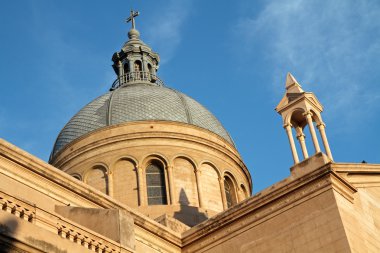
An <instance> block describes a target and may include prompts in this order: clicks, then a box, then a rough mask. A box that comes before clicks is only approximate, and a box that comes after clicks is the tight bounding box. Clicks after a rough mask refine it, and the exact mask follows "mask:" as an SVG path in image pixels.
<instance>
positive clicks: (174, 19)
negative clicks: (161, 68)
mask: <svg viewBox="0 0 380 253" xmlns="http://www.w3.org/2000/svg"><path fill="white" fill-rule="evenodd" d="M190 8H191V2H190V0H171V1H170V2H169V4H168V5H165V6H163V7H162V9H160V10H157V11H156V12H155V14H152V15H153V18H154V25H153V26H151V27H150V28H149V29H148V31H147V35H146V37H147V41H149V42H150V43H151V44H152V47H153V48H154V50H155V51H156V52H160V56H161V64H164V63H165V62H168V61H170V59H171V58H172V57H173V55H174V53H175V51H176V49H177V46H178V45H179V43H180V42H181V27H182V25H183V23H184V22H185V21H186V19H187V17H188V14H189V11H190Z"/></svg>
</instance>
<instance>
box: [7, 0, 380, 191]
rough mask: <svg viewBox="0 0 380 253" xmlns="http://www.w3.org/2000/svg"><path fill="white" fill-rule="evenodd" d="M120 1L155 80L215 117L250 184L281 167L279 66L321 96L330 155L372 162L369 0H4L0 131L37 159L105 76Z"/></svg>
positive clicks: (379, 123) (377, 60)
mask: <svg viewBox="0 0 380 253" xmlns="http://www.w3.org/2000/svg"><path fill="white" fill-rule="evenodd" d="M216 3H217V4H216ZM131 8H134V9H137V10H139V11H140V16H139V17H138V18H137V20H136V23H137V29H138V30H139V31H140V33H141V38H142V39H143V40H144V42H145V43H147V44H148V45H150V46H151V47H152V48H153V50H154V51H156V52H158V53H159V54H160V57H161V66H160V69H159V76H160V77H161V79H163V80H164V81H165V83H166V85H167V86H169V87H172V88H175V89H177V90H180V91H182V92H183V93H185V94H187V95H189V96H191V97H193V98H195V99H196V100H198V101H199V102H200V103H201V104H203V105H204V106H206V107H207V108H208V109H209V110H210V111H211V112H213V113H214V114H215V115H216V116H217V117H218V119H219V120H220V121H221V122H222V123H223V125H224V126H225V128H226V129H227V130H228V131H229V132H230V134H231V136H232V137H233V139H234V141H235V143H236V146H237V148H238V150H239V152H240V153H241V155H242V157H243V159H244V161H245V163H246V165H247V166H248V168H249V169H250V171H251V174H252V178H253V183H254V192H257V191H260V190H262V189H263V188H266V187H268V186H270V185H272V184H273V183H275V182H277V181H280V180H281V179H283V178H285V177H287V176H288V175H289V168H290V167H291V166H292V156H291V153H290V148H289V145H288V141H287V137H286V134H285V131H284V130H283V128H282V121H281V117H280V116H279V115H278V114H277V113H276V112H275V111H274V108H275V106H276V105H277V104H278V102H279V101H280V99H281V98H282V96H283V94H284V82H285V77H286V73H287V72H291V73H292V74H293V75H294V76H295V77H296V79H297V80H298V81H299V82H300V83H301V85H302V87H303V88H304V90H306V91H313V92H314V93H315V94H316V96H317V97H318V98H319V100H320V101H321V102H322V104H323V105H324V109H325V111H324V112H323V119H324V121H325V123H326V125H327V128H326V131H327V136H328V139H329V142H330V146H331V149H332V153H333V156H334V160H335V161H336V162H361V161H362V160H366V161H367V162H369V163H380V138H379V133H378V131H379V130H380V116H379V113H380V85H379V84H380V71H379V70H380V69H379V68H380V19H379V17H380V2H379V1H377V0H373V1H369V0H368V1H365V0H361V1H359V0H336V1H319V0H310V1H301V0H274V1H252V0H240V1H218V2H215V1H201V0H194V1H190V0H168V1H163V0H162V1H161V0H155V1H153V0H151V1H112V4H111V2H110V1H100V0H96V1H89V0H88V1H74V0H70V1H60V2H58V1H48V0H37V1H21V0H20V1H6V2H4V3H2V6H1V9H0V30H1V40H0V45H1V47H0V84H1V93H0V101H1V102H0V138H3V139H5V140H7V141H9V142H11V143H13V144H15V145H16V146H19V147H20V148H22V149H24V150H26V151H28V152H30V153H32V154H34V155H36V156H38V157H40V158H41V159H43V160H45V161H46V160H47V159H48V156H49V154H50V151H51V149H52V146H53V143H54V141H55V138H56V136H57V135H58V133H59V131H60V130H61V129H62V127H63V126H64V125H65V123H66V122H67V121H68V120H69V119H70V118H71V117H72V116H73V115H74V114H75V113H76V112H77V111H78V110H79V109H80V108H81V107H83V106H84V105H85V104H87V103H88V102H90V101H91V100H92V99H94V98H95V97H97V96H99V95H101V94H103V93H104V92H106V91H107V90H108V89H109V87H110V86H111V84H112V82H113V80H114V79H115V75H114V73H113V70H112V68H111V64H112V62H111V56H112V54H113V53H114V52H116V51H118V50H120V48H121V46H122V44H123V43H124V42H125V41H126V40H127V31H128V29H129V25H127V24H125V23H124V20H125V18H126V17H127V16H128V14H129V11H130V9H131ZM307 141H309V142H310V138H309V139H308V140H307ZM309 153H313V150H312V147H311V146H309Z"/></svg>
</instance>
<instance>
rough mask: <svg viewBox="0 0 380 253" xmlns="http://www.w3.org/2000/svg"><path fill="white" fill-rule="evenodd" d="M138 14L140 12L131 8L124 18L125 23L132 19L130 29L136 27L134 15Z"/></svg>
mask: <svg viewBox="0 0 380 253" xmlns="http://www.w3.org/2000/svg"><path fill="white" fill-rule="evenodd" d="M138 15H140V12H138V11H133V10H131V15H130V16H129V17H128V18H127V20H125V21H126V22H127V23H129V22H131V21H132V29H136V24H135V17H137V16H138Z"/></svg>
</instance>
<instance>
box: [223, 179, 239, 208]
mask: <svg viewBox="0 0 380 253" xmlns="http://www.w3.org/2000/svg"><path fill="white" fill-rule="evenodd" d="M224 193H225V194H226V201H227V207H231V206H233V205H235V204H236V203H237V201H236V193H235V188H234V184H233V183H232V180H231V178H229V177H224Z"/></svg>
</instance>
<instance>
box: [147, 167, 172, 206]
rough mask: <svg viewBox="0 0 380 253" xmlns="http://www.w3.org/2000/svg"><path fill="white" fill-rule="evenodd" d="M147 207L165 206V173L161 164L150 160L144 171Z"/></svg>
mask: <svg viewBox="0 0 380 253" xmlns="http://www.w3.org/2000/svg"><path fill="white" fill-rule="evenodd" d="M145 174H146V190H147V197H148V205H166V204H167V203H168V201H167V197H166V183H165V171H164V167H163V164H162V163H161V162H159V161H158V160H152V161H151V162H150V163H149V164H148V166H147V168H146V171H145Z"/></svg>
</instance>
